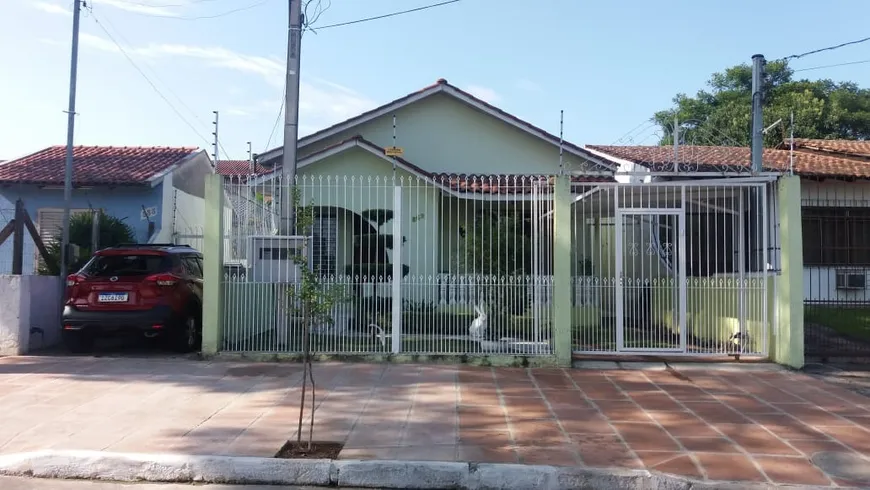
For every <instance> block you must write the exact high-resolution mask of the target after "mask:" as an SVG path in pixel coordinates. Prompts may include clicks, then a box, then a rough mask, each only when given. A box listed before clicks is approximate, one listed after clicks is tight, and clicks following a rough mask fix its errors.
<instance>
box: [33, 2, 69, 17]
mask: <svg viewBox="0 0 870 490" xmlns="http://www.w3.org/2000/svg"><path fill="white" fill-rule="evenodd" d="M30 5H32V6H33V7H34V8H36V9H39V10H42V11H43V12H46V13H49V14H56V15H72V11H71V10H70V9H68V8H66V7H64V6H63V5H59V4H56V3H50V2H33V3H31V4H30Z"/></svg>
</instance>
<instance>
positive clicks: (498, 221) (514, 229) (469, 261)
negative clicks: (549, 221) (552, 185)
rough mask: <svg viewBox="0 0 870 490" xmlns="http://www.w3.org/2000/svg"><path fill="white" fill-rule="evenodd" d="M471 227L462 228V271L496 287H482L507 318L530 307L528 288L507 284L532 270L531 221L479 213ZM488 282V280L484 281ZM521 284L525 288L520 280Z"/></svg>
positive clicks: (514, 213)
mask: <svg viewBox="0 0 870 490" xmlns="http://www.w3.org/2000/svg"><path fill="white" fill-rule="evenodd" d="M472 219H473V221H472V222H471V223H469V225H470V226H467V227H463V228H462V229H461V234H462V236H463V241H462V243H461V246H462V252H461V253H460V254H459V257H458V259H459V264H458V266H459V268H460V269H461V270H462V269H464V272H471V273H474V274H479V275H482V276H484V277H486V278H488V280H490V281H494V282H495V284H488V285H487V286H486V287H484V286H481V289H483V290H484V291H481V292H482V293H488V294H485V296H486V297H485V298H483V299H485V300H486V301H487V302H488V303H490V304H492V305H494V306H495V307H496V308H497V309H498V310H499V311H500V312H501V313H504V314H507V315H513V314H520V313H523V312H524V311H525V310H526V309H527V308H528V307H529V299H530V298H529V297H528V294H527V291H526V288H525V287H523V286H519V285H516V284H515V285H509V284H506V283H505V281H508V280H509V279H510V278H516V277H517V276H519V277H523V276H525V275H527V274H529V272H530V271H531V269H532V263H533V261H534V258H533V257H532V248H533V247H532V237H531V231H530V227H531V225H530V223H529V219H528V217H526V216H523V215H522V214H521V213H520V212H518V211H508V212H504V213H499V212H494V211H480V212H478V213H476V214H475V215H474V217H473V218H472ZM485 281H486V280H485ZM519 284H524V283H523V282H522V280H520V282H519Z"/></svg>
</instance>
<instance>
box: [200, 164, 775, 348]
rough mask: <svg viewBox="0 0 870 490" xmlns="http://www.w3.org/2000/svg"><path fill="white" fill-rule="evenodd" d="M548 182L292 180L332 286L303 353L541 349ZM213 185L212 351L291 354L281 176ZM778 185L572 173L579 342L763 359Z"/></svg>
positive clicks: (547, 281)
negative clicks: (219, 296) (217, 226)
mask: <svg viewBox="0 0 870 490" xmlns="http://www.w3.org/2000/svg"><path fill="white" fill-rule="evenodd" d="M552 182H553V180H552V179H551V178H541V177H531V176H529V177H522V178H517V177H495V176H494V177H461V178H459V177H451V176H444V177H439V178H436V179H424V178H419V177H415V176H408V175H404V176H402V175H400V176H396V177H393V176H380V177H374V176H371V177H323V176H314V177H311V176H305V175H302V176H299V177H298V179H297V181H296V189H298V192H299V194H300V204H301V206H302V207H303V208H302V209H310V210H312V216H313V221H312V222H311V223H309V225H310V226H309V228H308V229H307V230H306V232H305V234H306V235H307V236H308V237H309V239H308V241H307V246H306V251H307V253H308V254H309V255H308V258H309V260H310V264H311V267H312V269H313V270H314V271H316V274H317V277H318V278H319V279H318V282H319V286H318V287H319V288H320V290H321V291H327V290H328V291H331V292H333V293H334V292H336V291H341V298H340V299H341V300H340V301H338V302H337V303H336V304H335V306H334V307H333V308H332V309H331V310H330V311H329V312H328V313H329V314H328V315H326V317H324V318H321V321H319V322H318V323H319V324H318V325H317V326H316V327H315V328H314V332H313V335H314V342H313V344H314V350H315V351H317V352H319V353H360V354H362V353H377V352H384V353H387V352H391V353H408V354H457V355H475V354H487V353H505V354H525V355H550V354H552V353H553V349H554V346H553V341H552V339H553V322H552V318H553V310H554V308H555V307H556V305H555V304H554V303H553V287H554V286H553V285H554V283H555V281H554V274H555V271H554V269H553V268H554V263H553V239H554V229H553V213H554V208H553V199H552V198H553V186H552ZM224 188H225V192H226V195H225V204H224V220H223V222H224V227H225V240H224V242H225V243H224V259H225V264H226V265H225V276H224V283H223V293H224V296H223V304H224V327H223V328H224V331H223V339H224V345H223V350H225V351H245V352H251V351H254V352H298V351H299V350H300V348H301V342H302V338H301V337H302V329H301V327H300V323H299V322H300V320H299V317H300V312H299V311H298V303H295V302H294V301H293V300H292V298H296V297H297V296H296V295H298V294H299V289H298V286H294V284H295V282H294V281H293V280H292V277H294V274H298V270H297V269H296V268H295V266H294V265H293V264H290V263H289V262H288V261H286V260H282V258H284V257H285V256H283V255H282V252H281V251H280V250H279V249H280V248H281V247H280V246H276V245H275V243H278V242H275V241H274V238H270V237H274V236H275V235H274V233H275V232H276V231H277V228H278V223H279V220H278V219H277V216H278V213H279V210H278V204H277V203H279V202H280V199H281V198H282V197H284V196H286V195H287V194H288V192H289V188H290V186H287V185H284V184H283V183H282V182H281V181H280V176H275V177H274V178H269V177H268V176H267V177H265V178H262V179H260V180H259V181H251V180H248V179H247V177H244V178H239V179H234V178H228V179H226V180H225V186H224ZM774 195H775V193H774V192H772V184H771V182H770V181H769V180H760V179H752V178H744V179H731V180H719V181H711V180H704V181H684V182H651V183H649V182H648V183H644V184H621V183H614V182H597V181H596V182H588V181H587V182H584V181H581V179H573V183H572V196H573V199H572V203H571V241H572V247H573V249H572V260H571V271H570V274H571V277H572V281H571V288H572V291H571V295H570V296H571V304H570V305H564V306H565V307H570V308H571V317H572V341H573V350H574V352H575V353H579V354H584V353H585V354H600V353H655V352H660V353H668V354H673V355H709V354H713V355H727V354H743V355H759V356H763V355H767V352H768V326H769V324H770V321H771V314H772V308H771V307H770V300H771V294H772V291H773V284H774V281H775V277H774V274H775V270H776V268H777V267H778V260H779V259H778V248H777V247H776V246H775V244H774V243H772V242H771V231H772V230H773V229H774V224H775V222H776V218H775V213H776V209H775V199H773V196H774ZM239 203H243V204H244V205H242V206H240V205H239ZM303 215H305V213H304V212H301V211H300V212H299V213H298V215H297V216H303ZM772 216H773V218H772ZM258 240H259V242H258ZM273 242H274V243H273ZM258 243H259V245H257V244H258ZM192 245H193V244H192ZM194 246H196V245H194ZM560 272H565V271H560Z"/></svg>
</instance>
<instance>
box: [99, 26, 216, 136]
mask: <svg viewBox="0 0 870 490" xmlns="http://www.w3.org/2000/svg"><path fill="white" fill-rule="evenodd" d="M90 17H91V18H92V19H94V22H95V23H96V24H97V26H98V27H99V28H100V29H101V30H102V31H103V32H104V33H105V34H106V36H107V37H108V38H109V40H110V41H112V43H113V44H114V45H115V46H116V47H117V48H118V50H120V51H121V54H123V55H124V57H125V58H127V61H129V62H130V64H131V65H132V66H133V68H135V69H136V71H137V72H139V74H140V75H142V78H144V79H145V81H146V82H148V85H150V86H151V88H152V89H153V90H154V92H156V93H157V95H158V96H159V97H160V98H161V99H163V101H164V102H166V104H167V105H168V106H169V108H170V109H172V112H174V113H175V115H176V116H178V118H179V119H181V121H182V122H184V124H186V125H187V127H189V128H190V129H191V131H193V132H194V133H195V134H196V135H197V136H199V137H200V138H202V140H203V141H205V143H206V144H207V145H210V144H212V142H211V141H209V140H208V138H206V137H205V136H203V135H202V133H200V132H199V131H198V130H197V129H196V128H195V127H194V126H193V124H191V123H190V121H188V120H187V118H185V117H184V116H183V115H182V114H181V112H180V111H179V110H178V109H177V108H176V107H175V106H174V105H173V104H172V102H171V101H170V100H169V99H168V98H166V96H165V95H163V93H162V92H161V91H160V89H159V88H157V85H155V84H154V82H153V81H151V79H150V78H148V75H146V74H145V72H144V71H142V69H141V68H139V65H137V64H136V62H135V61H133V58H131V57H130V55H129V54H128V53H127V50H126V49H124V47H123V46H121V44H120V43H119V42H118V41H117V40H116V39H115V37H114V36H112V34H111V33H110V32H109V30H108V29H106V27H105V26H104V25H103V23H102V22H100V20H99V19H98V18H97V17H96V16H95V15H94V13H93V11H92V12H91V15H90Z"/></svg>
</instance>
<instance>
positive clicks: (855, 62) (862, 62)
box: [794, 60, 870, 73]
mask: <svg viewBox="0 0 870 490" xmlns="http://www.w3.org/2000/svg"><path fill="white" fill-rule="evenodd" d="M864 63H870V60H860V61H849V62H846V63H837V64H834V65H822V66H811V67H809V68H799V69H797V70H794V72H795V73H797V72H799V71H810V70H821V69H822V68H834V67H837V66H849V65H861V64H864Z"/></svg>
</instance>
